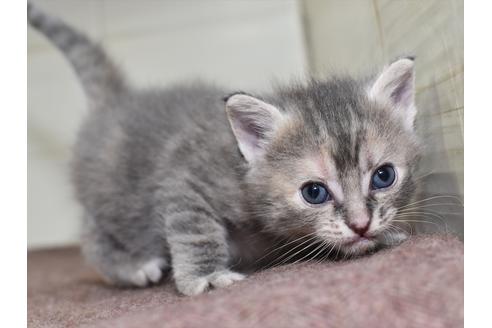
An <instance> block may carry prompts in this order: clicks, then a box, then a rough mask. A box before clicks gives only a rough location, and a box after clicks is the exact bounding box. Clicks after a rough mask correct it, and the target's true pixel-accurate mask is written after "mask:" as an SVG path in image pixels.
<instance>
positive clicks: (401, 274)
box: [27, 235, 463, 328]
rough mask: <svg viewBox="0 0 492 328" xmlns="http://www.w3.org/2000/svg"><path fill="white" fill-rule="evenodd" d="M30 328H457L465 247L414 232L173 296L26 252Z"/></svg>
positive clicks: (166, 289) (68, 255)
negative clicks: (359, 252)
mask: <svg viewBox="0 0 492 328" xmlns="http://www.w3.org/2000/svg"><path fill="white" fill-rule="evenodd" d="M27 296H28V318H27V319H28V326H29V327H73V326H87V327H170V328H174V327H323V328H324V327H446V328H450V327H462V326H463V244H462V242H460V241H459V240H457V239H456V238H454V237H451V236H442V235H441V236H438V235H435V236H421V237H413V238H412V239H411V240H409V241H407V242H405V243H404V244H402V245H401V246H399V247H396V248H394V249H391V250H386V251H381V252H378V253H376V254H374V255H372V256H369V257H364V258H361V259H357V260H351V261H345V262H336V263H334V262H332V263H329V262H326V263H322V264H316V263H311V264H310V263H303V264H297V265H287V266H283V267H277V268H273V269H270V270H267V271H264V272H260V273H257V274H255V275H253V276H250V277H249V278H248V279H246V280H244V281H242V282H239V283H237V284H236V285H233V286H231V287H230V288H226V289H223V290H213V291H211V292H209V293H207V294H204V295H201V296H198V297H193V298H190V297H182V296H179V295H178V294H177V293H176V291H175V289H174V287H173V286H172V284H171V283H169V282H164V283H163V284H162V285H160V286H156V287H153V288H148V289H117V288H114V287H109V286H106V285H105V284H103V283H102V282H101V281H100V279H99V278H98V277H97V275H95V273H94V272H93V271H92V270H91V269H90V268H88V267H87V266H86V265H85V264H84V262H83V260H82V258H81V257H80V254H79V251H78V249H75V248H65V249H54V250H42V251H33V252H30V253H28V295H27Z"/></svg>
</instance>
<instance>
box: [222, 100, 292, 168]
mask: <svg viewBox="0 0 492 328" xmlns="http://www.w3.org/2000/svg"><path fill="white" fill-rule="evenodd" d="M226 112H227V116H228V118H229V122H230V124H231V127H232V132H233V133H234V135H235V136H236V140H237V143H238V146H239V150H240V151H241V153H242V154H243V156H244V158H245V159H246V161H247V162H248V163H252V162H254V161H255V160H257V159H258V158H259V157H260V156H262V155H263V154H264V150H265V147H266V145H267V144H268V143H269V142H270V141H271V139H272V138H273V134H274V132H275V130H276V129H277V128H278V127H279V126H280V124H281V123H282V121H283V119H284V114H282V113H281V112H280V111H279V110H278V109H277V108H276V107H275V106H273V105H270V104H268V103H266V102H264V101H261V100H259V99H256V98H254V97H252V96H248V95H245V94H234V95H232V96H230V97H228V98H227V100H226Z"/></svg>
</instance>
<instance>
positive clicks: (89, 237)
mask: <svg viewBox="0 0 492 328" xmlns="http://www.w3.org/2000/svg"><path fill="white" fill-rule="evenodd" d="M116 237H117V236H114V235H111V234H108V233H107V232H104V231H102V230H101V229H100V228H98V227H97V226H96V224H95V222H94V220H93V218H91V217H86V220H85V222H84V232H83V238H82V252H83V254H84V256H85V257H86V259H87V260H88V262H89V263H90V264H92V265H93V266H94V267H95V269H96V270H97V271H98V272H99V273H100V274H101V276H102V277H103V278H104V280H106V281H107V282H108V283H111V284H114V285H118V286H134V287H145V286H148V285H150V284H153V283H158V282H159V281H160V280H161V278H162V277H163V275H164V273H165V272H167V271H168V270H169V268H170V266H169V261H168V260H167V256H166V255H165V252H164V250H165V245H163V243H162V245H158V244H152V245H151V246H152V247H149V246H142V245H138V246H137V245H136V244H135V243H134V244H132V243H122V242H120V241H119V240H118V239H117V238H116ZM160 246H162V247H160Z"/></svg>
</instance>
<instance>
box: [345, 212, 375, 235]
mask: <svg viewBox="0 0 492 328" xmlns="http://www.w3.org/2000/svg"><path fill="white" fill-rule="evenodd" d="M370 224H371V220H370V219H369V217H367V216H365V215H363V216H361V217H358V218H356V219H354V220H350V222H348V224H347V225H348V226H349V228H350V229H352V231H354V232H355V233H356V234H358V235H360V236H364V234H365V233H366V232H367V230H369V225H370Z"/></svg>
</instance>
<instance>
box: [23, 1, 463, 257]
mask: <svg viewBox="0 0 492 328" xmlns="http://www.w3.org/2000/svg"><path fill="white" fill-rule="evenodd" d="M36 3H38V4H39V6H41V7H42V8H44V9H45V10H46V11H47V12H50V13H52V14H54V15H57V16H59V17H62V18H63V19H65V20H66V21H67V22H70V24H72V25H74V26H76V27H78V28H79V29H81V30H83V31H86V32H87V33H88V34H89V35H90V36H91V37H93V38H94V39H96V40H99V41H100V42H102V44H103V45H104V46H105V47H106V48H107V49H108V51H109V53H110V54H111V55H112V57H113V58H115V59H116V61H117V62H118V63H119V64H120V65H121V66H122V67H123V68H124V69H125V71H126V72H127V75H128V76H129V77H130V78H131V79H132V81H134V82H135V83H136V84H138V85H141V86H145V85H156V84H159V85H164V86H165V85H168V84H170V83H173V82H175V81H179V80H186V79H190V78H196V77H201V78H203V79H206V80H211V81H214V82H216V83H219V84H223V85H231V86H235V87H237V88H238V89H244V90H251V91H254V90H265V89H268V88H269V86H270V82H271V81H272V80H280V81H284V80H288V79H290V78H291V77H299V76H303V75H304V74H305V73H312V74H315V75H319V76H325V75H326V74H328V73H332V72H349V73H361V72H368V69H371V68H374V67H377V66H378V65H382V64H383V63H386V62H388V60H390V59H392V58H394V57H396V56H399V55H401V54H414V55H417V88H418V90H417V101H418V104H419V109H420V113H419V117H418V120H419V122H418V123H419V125H418V126H419V133H421V135H422V136H423V137H424V139H425V141H426V142H425V143H426V146H427V150H426V151H427V153H426V156H425V157H424V160H423V165H422V180H423V181H424V183H425V189H424V194H423V196H424V197H435V196H436V195H442V194H446V195H456V196H457V197H458V198H459V199H461V198H462V195H463V3H462V1H458V0H435V1H428V0H420V1H417V0H407V1H403V0H400V1H399V0H393V1H377V0H374V1H359V0H351V1H350V0H348V1H343V0H326V1H324V0H306V1H293V0H292V1H289V0H266V1H255V0H245V1H239V0H238V1H226V0H222V1H220V0H207V1H201V0H195V1H192V0H186V1H153V0H140V1H122V0H89V1H88V0H86V1H74V0H72V1H68V0H44V1H41V0H38V1H36ZM84 114H85V102H84V98H83V94H82V91H81V89H80V87H79V85H78V82H77V80H76V78H75V76H74V74H73V73H72V71H71V69H70V67H69V65H68V64H67V62H66V61H65V60H64V59H63V57H62V56H61V55H60V54H59V53H58V52H57V51H56V50H55V49H54V48H53V47H52V46H51V45H50V44H49V43H48V42H47V41H46V40H45V39H44V38H43V37H41V36H40V35H39V34H37V32H35V31H33V30H32V29H29V31H28V246H29V247H30V248H33V247H41V246H54V245H62V244H67V243H76V242H77V240H78V227H79V218H80V208H79V206H78V205H77V203H76V202H75V201H74V199H73V192H72V188H71V186H70V184H69V179H68V177H69V173H68V163H69V158H70V149H71V145H72V144H73V142H74V137H75V134H76V131H77V128H78V126H79V124H80V121H81V119H82V118H83V116H84ZM440 200H441V203H446V204H447V203H450V202H451V200H452V203H454V204H455V203H456V202H455V200H453V199H449V198H433V199H431V200H429V201H426V202H424V204H426V205H430V206H428V207H426V210H425V212H426V213H423V214H420V216H421V217H420V219H425V220H432V221H433V222H437V223H434V225H432V224H431V225H429V224H426V225H423V228H427V229H430V230H432V229H438V228H439V229H442V226H443V225H442V223H441V221H442V219H441V218H439V217H436V214H435V213H436V212H438V213H439V214H442V213H446V214H445V215H446V225H447V227H448V228H449V229H450V230H452V231H455V232H457V233H458V234H461V235H462V233H463V216H462V210H461V207H459V206H454V205H453V206H451V207H450V206H448V205H442V207H435V204H436V202H437V201H440ZM431 210H432V212H433V213H434V214H433V213H431V212H430V211H431ZM436 224H437V225H436Z"/></svg>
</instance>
